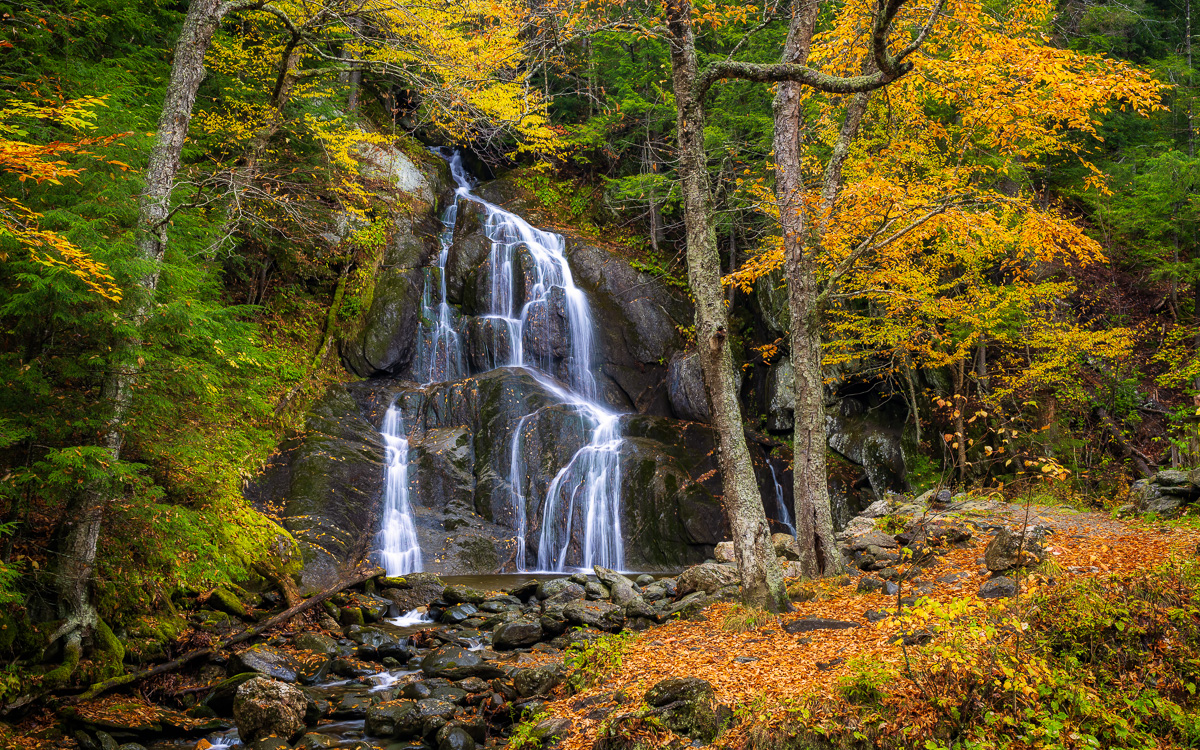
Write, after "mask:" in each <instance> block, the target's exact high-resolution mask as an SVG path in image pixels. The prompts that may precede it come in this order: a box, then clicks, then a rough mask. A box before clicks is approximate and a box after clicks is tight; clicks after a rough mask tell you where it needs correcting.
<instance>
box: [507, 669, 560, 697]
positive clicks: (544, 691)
mask: <svg viewBox="0 0 1200 750" xmlns="http://www.w3.org/2000/svg"><path fill="white" fill-rule="evenodd" d="M566 674H567V673H566V670H565V669H564V668H563V665H562V664H544V665H542V666H540V667H530V668H528V669H518V670H517V671H515V672H513V687H514V688H515V689H516V691H517V695H519V696H521V697H522V698H530V697H532V696H535V695H548V694H549V693H550V691H551V690H553V689H554V688H555V687H557V686H558V685H560V684H561V683H562V681H563V680H564V679H566Z"/></svg>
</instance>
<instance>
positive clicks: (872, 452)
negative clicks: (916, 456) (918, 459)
mask: <svg viewBox="0 0 1200 750" xmlns="http://www.w3.org/2000/svg"><path fill="white" fill-rule="evenodd" d="M825 427H826V433H827V434H828V436H829V447H830V449H831V450H834V451H837V453H838V454H839V455H841V456H842V457H844V458H845V459H846V460H848V461H850V462H851V463H853V464H856V465H858V466H861V467H862V469H863V472H864V473H865V474H866V475H867V480H868V481H869V482H870V484H871V489H872V490H873V491H874V493H875V497H876V498H877V499H882V498H883V497H885V496H886V494H887V493H888V492H903V491H904V490H906V489H907V488H908V483H907V480H906V477H907V476H908V467H907V464H906V459H905V456H904V449H903V447H902V446H901V433H902V430H903V427H904V419H903V418H902V417H899V416H897V415H894V414H891V413H890V412H888V411H886V410H875V409H871V408H868V405H867V404H866V403H864V402H862V401H860V400H858V399H856V398H848V397H847V398H842V399H841V400H840V402H839V403H838V406H837V407H836V409H832V410H827V411H826V414H825Z"/></svg>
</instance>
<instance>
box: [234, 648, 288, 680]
mask: <svg viewBox="0 0 1200 750" xmlns="http://www.w3.org/2000/svg"><path fill="white" fill-rule="evenodd" d="M233 665H234V667H233V668H234V671H235V672H239V673H240V672H257V673H259V674H261V675H265V676H267V677H271V678H274V679H276V680H282V681H284V682H295V681H296V679H297V677H298V675H297V673H298V672H299V671H300V670H301V669H302V668H303V665H302V664H301V663H300V662H299V661H297V660H296V659H294V658H292V656H291V655H289V654H286V653H284V652H283V651H280V650H279V649H277V648H272V647H271V646H264V645H259V646H254V647H253V648H250V649H247V650H246V651H243V652H242V653H240V654H237V655H236V656H234V657H233ZM240 689H241V688H239V690H240Z"/></svg>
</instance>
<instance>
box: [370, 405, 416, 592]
mask: <svg viewBox="0 0 1200 750" xmlns="http://www.w3.org/2000/svg"><path fill="white" fill-rule="evenodd" d="M380 433H381V434H382V435H383V442H384V447H385V449H386V451H387V453H386V458H385V462H386V464H387V479H386V483H385V485H384V494H383V525H382V527H381V528H380V531H379V557H380V562H381V564H382V565H383V567H384V569H385V570H387V574H388V575H390V576H398V575H404V574H405V573H417V572H419V571H420V570H421V544H420V542H418V541H417V526H416V522H415V520H414V519H413V513H412V508H411V507H409V504H408V438H407V437H406V436H405V434H404V420H403V418H402V417H401V416H400V410H399V409H397V408H396V405H395V404H392V405H391V406H389V407H388V410H387V414H386V415H384V417H383V429H381V430H380Z"/></svg>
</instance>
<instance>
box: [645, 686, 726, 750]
mask: <svg viewBox="0 0 1200 750" xmlns="http://www.w3.org/2000/svg"><path fill="white" fill-rule="evenodd" d="M645 699H646V703H647V705H649V706H650V707H651V711H650V713H651V714H652V715H653V716H655V717H656V718H657V719H658V720H659V721H661V722H662V723H663V725H664V726H666V727H667V728H668V729H670V730H671V731H673V732H675V733H676V734H681V735H683V736H685V737H688V738H690V739H692V740H694V741H696V742H698V743H700V744H701V745H707V744H709V743H711V742H712V741H713V740H714V739H716V737H717V734H718V733H719V732H720V731H721V729H722V727H723V726H724V725H725V723H726V722H728V721H729V720H730V719H731V718H732V716H733V712H732V711H730V710H729V708H728V707H727V706H723V705H720V704H718V703H717V695H716V691H715V690H713V686H712V685H711V684H710V683H708V682H707V681H705V680H701V679H700V678H698V677H684V678H680V679H671V680H663V681H661V682H659V683H657V684H655V685H654V687H652V688H650V689H649V690H647V691H646V695H645Z"/></svg>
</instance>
